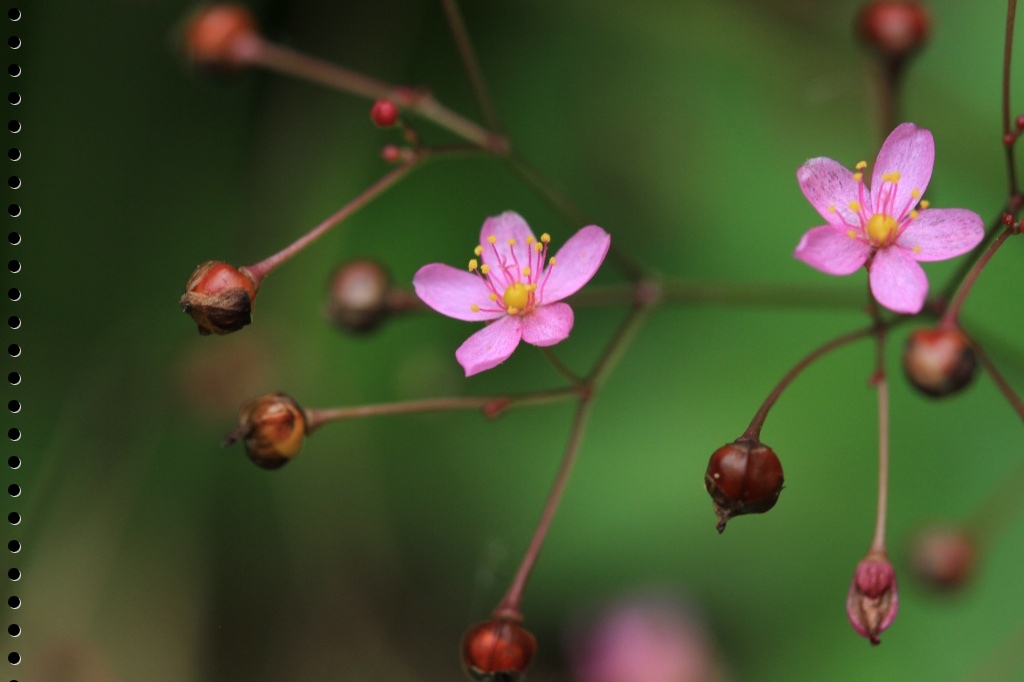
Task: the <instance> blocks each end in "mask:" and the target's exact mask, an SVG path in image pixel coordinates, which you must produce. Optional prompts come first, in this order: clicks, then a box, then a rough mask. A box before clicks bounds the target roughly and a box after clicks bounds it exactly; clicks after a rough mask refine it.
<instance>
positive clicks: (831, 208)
mask: <svg viewBox="0 0 1024 682" xmlns="http://www.w3.org/2000/svg"><path fill="white" fill-rule="evenodd" d="M828 212H829V213H835V212H836V207H835V204H829V205H828Z"/></svg>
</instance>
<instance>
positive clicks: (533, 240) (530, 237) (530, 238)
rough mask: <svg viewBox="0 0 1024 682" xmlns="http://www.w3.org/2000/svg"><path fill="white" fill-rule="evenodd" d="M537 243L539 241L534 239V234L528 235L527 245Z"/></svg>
mask: <svg viewBox="0 0 1024 682" xmlns="http://www.w3.org/2000/svg"><path fill="white" fill-rule="evenodd" d="M535 241H537V240H536V239H534V238H533V235H532V234H528V235H526V243H527V244H532V243H534V242H535Z"/></svg>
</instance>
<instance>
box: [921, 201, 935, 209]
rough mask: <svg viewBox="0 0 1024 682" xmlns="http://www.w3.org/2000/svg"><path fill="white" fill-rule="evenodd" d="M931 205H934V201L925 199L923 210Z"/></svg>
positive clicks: (922, 204) (922, 203)
mask: <svg viewBox="0 0 1024 682" xmlns="http://www.w3.org/2000/svg"><path fill="white" fill-rule="evenodd" d="M931 205H932V202H930V201H928V200H927V199H925V200H924V201H922V202H921V210H922V211H923V210H924V209H926V208H928V207H929V206H931Z"/></svg>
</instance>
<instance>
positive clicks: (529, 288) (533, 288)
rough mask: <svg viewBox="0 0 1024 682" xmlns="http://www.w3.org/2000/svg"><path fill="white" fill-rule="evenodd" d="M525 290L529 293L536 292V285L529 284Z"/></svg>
mask: <svg viewBox="0 0 1024 682" xmlns="http://www.w3.org/2000/svg"><path fill="white" fill-rule="evenodd" d="M526 288H527V290H529V291H536V290H537V285H536V284H531V285H530V286H528V287H526Z"/></svg>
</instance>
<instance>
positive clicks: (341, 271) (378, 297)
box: [327, 260, 391, 332]
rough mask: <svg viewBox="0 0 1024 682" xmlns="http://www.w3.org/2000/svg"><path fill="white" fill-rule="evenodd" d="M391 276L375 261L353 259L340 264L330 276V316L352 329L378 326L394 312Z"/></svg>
mask: <svg viewBox="0 0 1024 682" xmlns="http://www.w3.org/2000/svg"><path fill="white" fill-rule="evenodd" d="M390 290H391V276H390V275H389V274H388V271H387V270H386V269H385V268H384V266H382V265H381V264H380V263H378V262H376V261H373V260H353V261H349V262H348V263H345V264H344V265H342V266H340V267H339V268H338V269H337V270H335V271H334V274H333V275H332V276H331V283H330V291H329V296H328V299H327V317H328V318H329V319H330V320H331V321H332V322H334V324H336V325H337V326H339V327H341V328H342V329H345V330H347V331H351V332H367V331H370V330H372V329H374V328H376V327H377V326H378V325H379V324H380V323H381V322H383V321H384V320H385V319H386V318H387V316H388V314H389V313H390V312H391V310H390V308H389V306H388V292H389V291H390Z"/></svg>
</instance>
